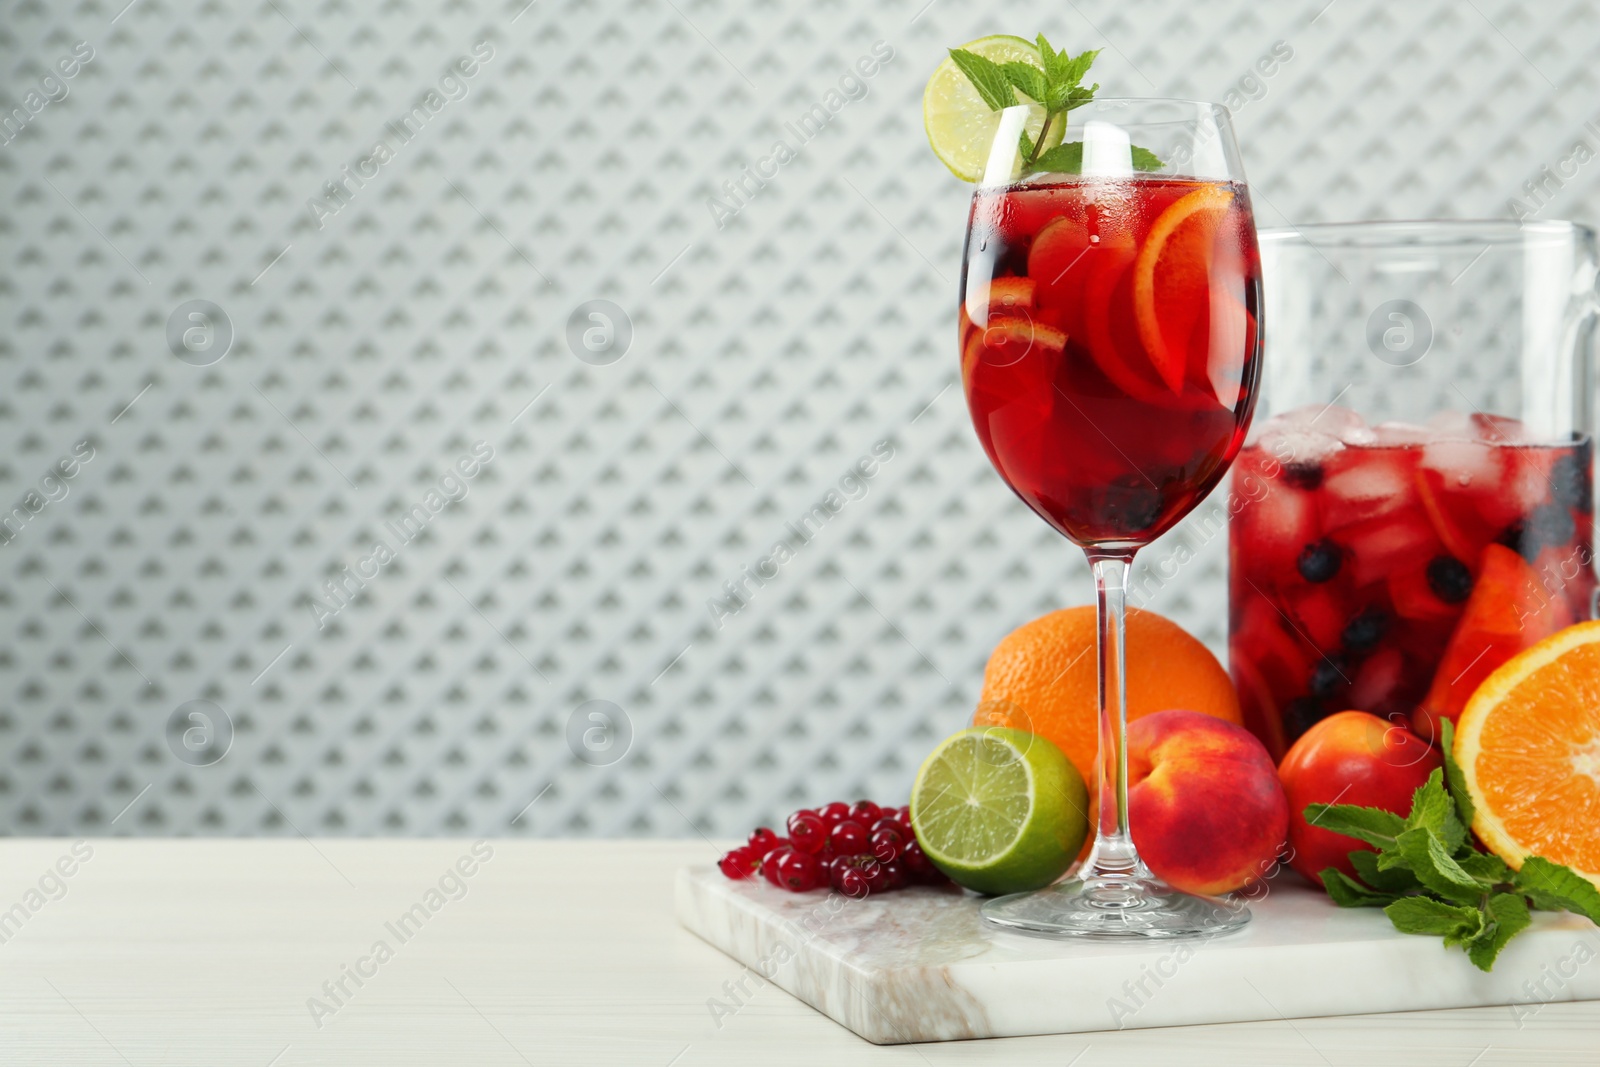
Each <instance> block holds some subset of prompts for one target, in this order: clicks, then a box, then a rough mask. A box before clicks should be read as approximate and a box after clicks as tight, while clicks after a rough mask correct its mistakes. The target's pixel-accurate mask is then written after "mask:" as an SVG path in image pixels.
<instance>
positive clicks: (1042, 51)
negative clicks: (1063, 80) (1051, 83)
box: [1034, 33, 1058, 77]
mask: <svg viewBox="0 0 1600 1067" xmlns="http://www.w3.org/2000/svg"><path fill="white" fill-rule="evenodd" d="M1034 43H1035V44H1036V45H1038V46H1039V60H1040V62H1042V63H1043V64H1044V73H1045V77H1050V76H1051V71H1053V70H1055V69H1056V63H1057V62H1058V58H1057V53H1056V50H1055V49H1054V48H1052V47H1051V46H1050V42H1049V41H1048V40H1046V39H1045V35H1044V34H1042V33H1041V34H1039V35H1038V37H1037V38H1035V40H1034Z"/></svg>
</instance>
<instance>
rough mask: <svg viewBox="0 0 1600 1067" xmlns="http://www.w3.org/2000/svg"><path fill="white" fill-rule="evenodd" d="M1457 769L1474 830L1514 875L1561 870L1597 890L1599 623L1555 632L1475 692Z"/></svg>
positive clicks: (1464, 719)
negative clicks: (1530, 862)
mask: <svg viewBox="0 0 1600 1067" xmlns="http://www.w3.org/2000/svg"><path fill="white" fill-rule="evenodd" d="M1455 757H1456V762H1457V763H1459V764H1460V765H1461V772H1462V776H1463V778H1464V779H1465V784H1466V787H1467V792H1468V793H1469V794H1470V795H1471V797H1472V802H1473V804H1474V806H1475V808H1476V811H1475V814H1474V818H1473V821H1472V828H1473V830H1475V831H1477V834H1478V837H1479V838H1480V839H1482V841H1483V843H1484V844H1485V845H1487V846H1489V848H1490V849H1491V850H1492V851H1493V852H1494V853H1495V854H1496V855H1497V856H1499V857H1500V858H1501V859H1503V860H1505V861H1506V862H1507V863H1508V864H1510V865H1511V866H1512V867H1515V868H1519V869H1520V868H1521V866H1522V861H1523V860H1525V859H1527V858H1528V857H1529V856H1543V857H1544V858H1545V859H1547V860H1550V861H1552V862H1555V863H1563V864H1566V865H1567V866H1568V867H1571V868H1572V869H1573V870H1574V871H1576V872H1577V873H1578V874H1581V875H1583V876H1584V877H1585V878H1587V879H1589V881H1591V882H1594V883H1595V884H1596V885H1597V886H1600V622H1584V623H1579V624H1578V625H1576V626H1569V627H1568V628H1566V629H1565V630H1562V631H1561V632H1560V633H1557V634H1553V635H1552V636H1550V637H1547V638H1545V639H1544V640H1543V641H1541V642H1539V643H1538V644H1536V645H1534V646H1533V647H1532V648H1529V649H1527V650H1526V651H1524V652H1522V653H1520V654H1518V655H1517V656H1516V657H1514V658H1513V659H1511V660H1510V661H1509V662H1507V663H1505V664H1504V665H1503V666H1501V667H1500V669H1499V670H1497V671H1495V672H1494V673H1493V674H1491V675H1490V676H1489V678H1488V679H1487V680H1486V681H1485V682H1484V683H1483V685H1481V686H1480V687H1479V688H1478V691H1477V692H1476V693H1474V694H1473V695H1472V699H1471V700H1469V701H1468V702H1467V706H1466V708H1465V709H1464V710H1463V711H1462V713H1461V720H1460V723H1459V724H1458V725H1457V728H1456V740H1455Z"/></svg>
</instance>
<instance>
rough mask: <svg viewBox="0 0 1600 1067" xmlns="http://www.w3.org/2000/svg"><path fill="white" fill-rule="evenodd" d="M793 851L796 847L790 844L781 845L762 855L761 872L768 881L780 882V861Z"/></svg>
mask: <svg viewBox="0 0 1600 1067" xmlns="http://www.w3.org/2000/svg"><path fill="white" fill-rule="evenodd" d="M793 851H794V849H792V848H790V847H789V846H788V845H779V846H778V847H777V848H775V849H773V850H772V851H771V852H768V853H767V854H766V855H765V856H762V857H761V873H762V875H763V876H764V877H765V878H766V880H767V881H769V882H771V883H772V884H773V885H778V884H779V882H778V861H779V860H781V859H783V857H784V856H787V855H788V854H789V853H791V852H793Z"/></svg>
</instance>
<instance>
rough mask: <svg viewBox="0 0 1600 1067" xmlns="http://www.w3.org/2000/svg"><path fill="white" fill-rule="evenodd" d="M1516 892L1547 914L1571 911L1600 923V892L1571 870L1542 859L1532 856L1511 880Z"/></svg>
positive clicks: (1524, 861)
mask: <svg viewBox="0 0 1600 1067" xmlns="http://www.w3.org/2000/svg"><path fill="white" fill-rule="evenodd" d="M1512 884H1514V885H1515V886H1516V887H1517V889H1518V890H1519V891H1520V892H1521V893H1522V894H1523V895H1524V896H1526V897H1527V898H1528V899H1529V900H1531V901H1533V906H1534V907H1536V908H1541V909H1543V910H1545V911H1572V912H1577V913H1578V914H1579V915H1587V916H1588V917H1589V919H1590V920H1591V921H1593V922H1597V923H1600V889H1596V888H1595V887H1594V883H1593V882H1591V881H1589V880H1588V879H1587V878H1585V877H1583V876H1582V875H1580V874H1576V873H1574V872H1573V870H1572V869H1571V868H1570V867H1563V866H1562V865H1561V864H1559V863H1552V862H1550V861H1549V860H1547V859H1545V858H1544V857H1543V856H1529V857H1528V858H1527V859H1525V860H1523V861H1522V869H1521V870H1520V871H1518V872H1517V873H1516V875H1515V876H1514V877H1513V879H1512Z"/></svg>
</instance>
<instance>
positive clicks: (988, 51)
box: [922, 34, 1066, 182]
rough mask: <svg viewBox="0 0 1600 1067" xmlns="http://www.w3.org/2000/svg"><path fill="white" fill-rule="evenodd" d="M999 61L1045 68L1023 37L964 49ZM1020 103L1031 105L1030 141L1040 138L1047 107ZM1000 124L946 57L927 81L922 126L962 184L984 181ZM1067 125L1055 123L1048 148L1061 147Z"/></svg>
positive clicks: (980, 40)
mask: <svg viewBox="0 0 1600 1067" xmlns="http://www.w3.org/2000/svg"><path fill="white" fill-rule="evenodd" d="M961 47H962V48H964V49H966V50H967V51H968V52H976V53H977V54H978V55H980V56H982V57H983V58H985V59H992V60H994V61H995V62H996V63H1011V62H1018V63H1031V64H1032V65H1033V66H1035V67H1039V66H1042V63H1041V62H1040V59H1039V50H1038V49H1037V48H1035V47H1034V46H1033V45H1032V44H1031V43H1029V42H1028V41H1025V40H1023V39H1022V38H1021V37H1012V36H1010V35H1009V34H997V35H995V36H993V37H980V38H978V39H977V40H976V41H969V42H968V43H966V44H964V45H962V46H961ZM1017 102H1018V103H1020V104H1029V105H1030V107H1031V108H1032V110H1033V116H1032V117H1031V118H1029V119H1028V122H1027V130H1028V136H1029V137H1035V138H1036V137H1038V136H1039V128H1040V127H1041V126H1043V125H1044V106H1043V105H1042V104H1035V103H1033V102H1032V101H1030V100H1028V99H1026V98H1024V97H1019V98H1018V100H1017ZM999 126H1000V112H998V111H990V110H989V105H988V104H985V103H984V102H983V97H981V96H979V95H978V90H976V89H974V88H973V87H972V83H971V82H970V81H968V80H967V76H966V75H965V74H963V73H961V68H960V67H958V66H956V64H955V60H953V59H951V58H950V57H949V56H946V57H945V60H944V62H943V63H940V64H939V66H938V67H937V68H935V70H934V72H933V77H931V78H929V79H928V87H927V88H926V89H924V90H922V127H923V129H925V130H926V131H927V133H928V144H930V145H932V146H933V154H934V155H936V156H938V157H939V159H940V160H941V161H942V162H943V163H944V165H945V166H947V167H949V168H950V172H951V173H952V174H954V175H955V176H956V177H957V178H960V179H961V180H962V181H964V182H975V181H978V180H979V179H981V178H982V177H983V170H984V165H985V164H986V163H988V161H989V148H990V146H991V145H992V144H993V143H994V132H995V130H996V129H997V128H999ZM1065 132H1066V125H1065V124H1064V123H1062V122H1059V121H1058V122H1056V123H1055V124H1054V126H1053V128H1052V129H1051V132H1050V135H1049V136H1047V137H1046V138H1045V141H1046V143H1045V148H1054V147H1055V146H1056V145H1058V144H1060V143H1061V136H1062V134H1064V133H1065Z"/></svg>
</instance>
